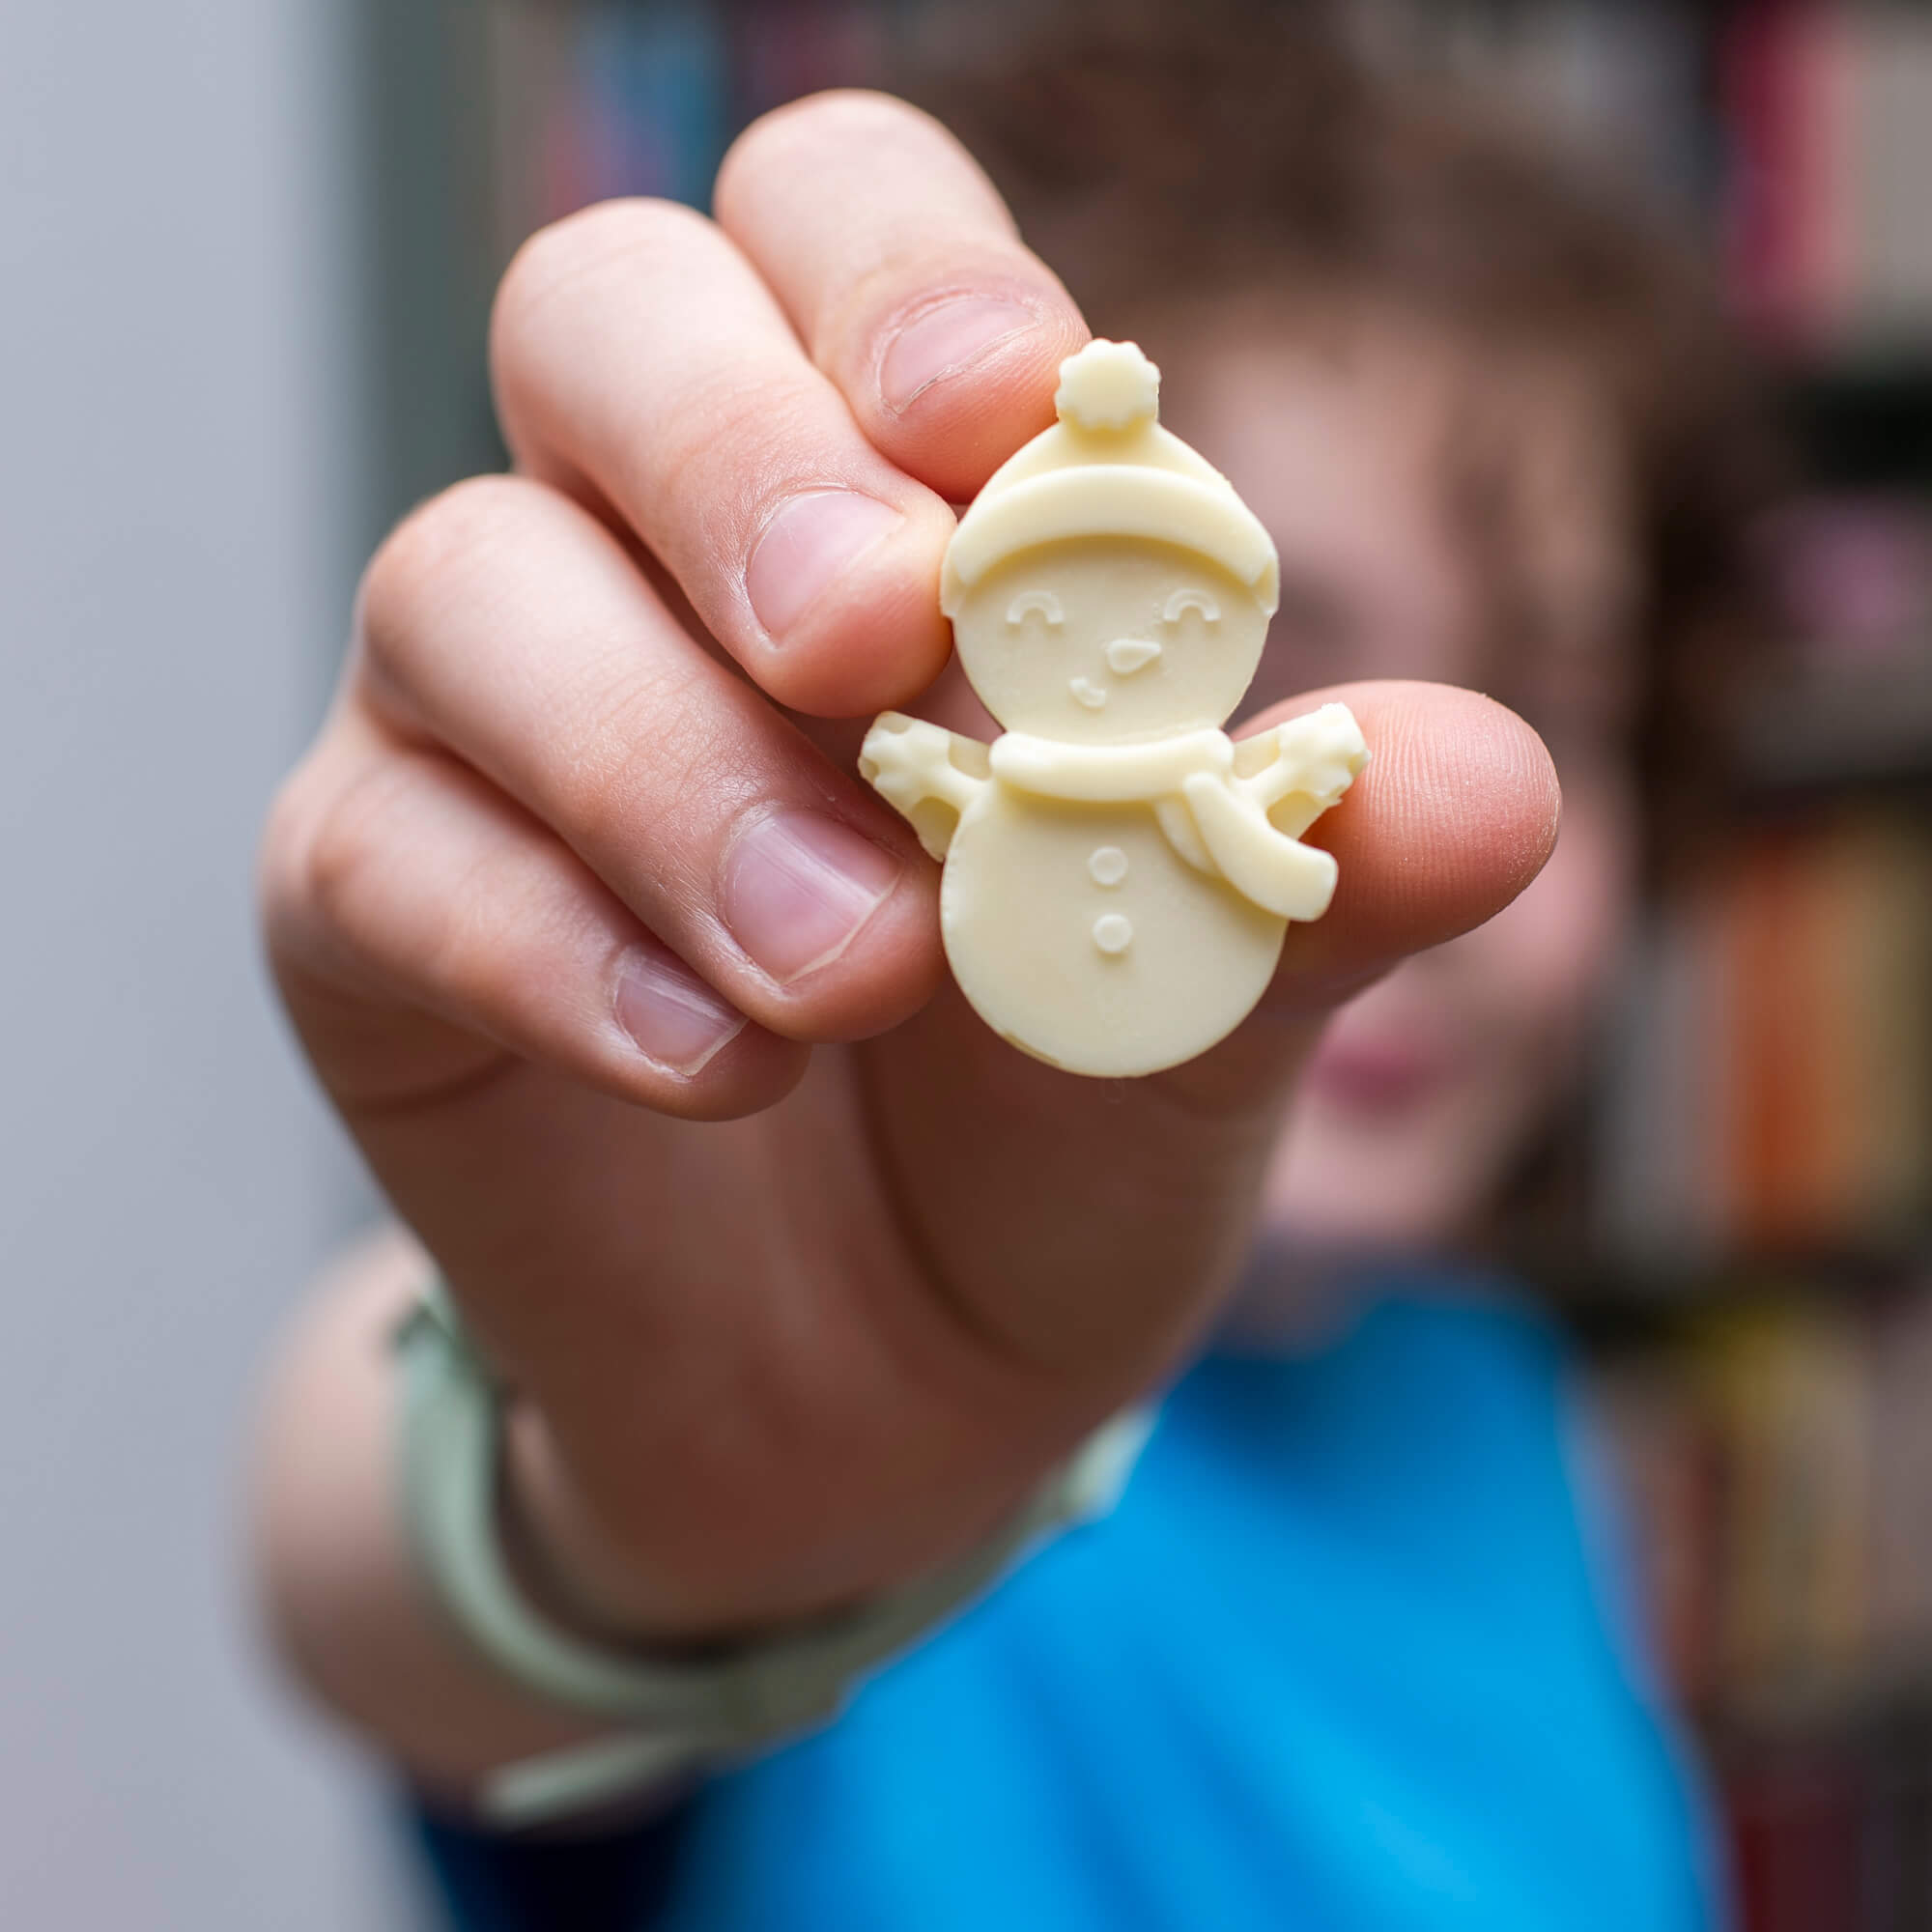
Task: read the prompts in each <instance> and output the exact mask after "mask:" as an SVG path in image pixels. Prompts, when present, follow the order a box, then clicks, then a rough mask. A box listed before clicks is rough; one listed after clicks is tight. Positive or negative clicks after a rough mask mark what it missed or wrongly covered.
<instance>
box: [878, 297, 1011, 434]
mask: <svg viewBox="0 0 1932 1932" xmlns="http://www.w3.org/2000/svg"><path fill="white" fill-rule="evenodd" d="M1038 319H1039V318H1038V317H1037V315H1035V313H1034V312H1033V310H1032V309H1030V308H1028V307H1027V305H1026V304H1025V303H1024V302H1016V301H1009V300H1007V299H1005V298H1002V297H999V296H962V297H960V298H958V299H956V300H954V301H950V302H942V303H941V304H940V305H939V307H937V308H932V309H927V310H926V311H925V313H924V314H923V315H921V316H916V317H915V318H914V319H913V320H912V321H911V322H909V323H907V324H906V326H905V327H903V328H902V329H900V330H899V332H898V335H897V337H896V338H895V341H894V343H893V346H892V347H891V348H890V349H888V350H887V351H886V355H885V360H884V361H882V362H881V363H880V364H879V389H880V392H881V393H882V394H883V395H884V397H885V399H886V407H887V408H888V409H889V410H904V409H910V408H911V407H912V405H913V404H914V403H916V402H917V401H918V400H919V398H920V397H921V396H923V394H924V393H925V391H926V390H927V389H929V388H931V387H932V385H933V384H935V383H937V382H939V381H940V380H941V379H942V378H943V377H947V376H954V375H957V374H958V373H959V371H960V370H962V369H966V368H969V367H971V365H972V364H973V363H975V362H977V361H978V360H979V359H980V356H981V355H984V354H985V353H986V351H987V350H989V349H991V348H992V347H993V345H994V344H995V343H998V342H1004V341H1005V340H1006V339H1007V337H1008V336H1009V335H1017V334H1018V333H1019V332H1020V330H1021V329H1023V328H1031V327H1033V326H1034V324H1035V323H1036V322H1037V321H1038Z"/></svg>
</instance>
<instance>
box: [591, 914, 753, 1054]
mask: <svg viewBox="0 0 1932 1932" xmlns="http://www.w3.org/2000/svg"><path fill="white" fill-rule="evenodd" d="M617 1023H618V1024H619V1025H620V1026H621V1027H622V1028H623V1029H624V1031H625V1032H626V1033H627V1034H629V1035H630V1036H631V1037H632V1038H633V1039H634V1040H635V1041H636V1042H637V1044H638V1051H639V1053H641V1054H642V1055H643V1056H644V1058H645V1059H646V1060H655V1061H656V1062H657V1063H658V1065H660V1066H668V1067H669V1068H670V1070H671V1071H672V1072H673V1073H684V1074H692V1073H697V1072H700V1071H702V1069H703V1067H704V1066H705V1065H706V1064H707V1063H708V1062H709V1061H710V1060H711V1059H712V1057H713V1056H714V1055H715V1054H716V1053H717V1052H718V1051H719V1049H720V1048H721V1047H724V1046H726V1045H728V1044H729V1043H730V1042H731V1041H732V1040H733V1039H735V1038H736V1037H738V1035H739V1034H740V1033H741V1032H743V1031H744V1026H745V1015H744V1014H743V1013H741V1012H740V1011H739V1010H738V1009H737V1008H736V1007H734V1006H732V1005H730V1003H729V1002H728V1001H725V1000H723V999H720V998H719V996H718V995H717V994H716V993H714V992H713V991H712V990H711V988H710V987H709V986H707V985H706V984H705V983H704V981H703V980H700V979H699V978H698V977H697V975H696V973H694V972H693V971H692V970H691V968H690V967H689V966H687V965H686V964H685V963H684V961H683V960H681V959H677V958H673V957H672V956H671V954H669V953H668V952H659V951H657V950H656V949H654V948H647V947H641V946H639V947H635V948H633V949H632V951H631V952H627V953H626V954H625V955H624V963H623V965H622V966H621V967H620V968H619V969H618V973H617Z"/></svg>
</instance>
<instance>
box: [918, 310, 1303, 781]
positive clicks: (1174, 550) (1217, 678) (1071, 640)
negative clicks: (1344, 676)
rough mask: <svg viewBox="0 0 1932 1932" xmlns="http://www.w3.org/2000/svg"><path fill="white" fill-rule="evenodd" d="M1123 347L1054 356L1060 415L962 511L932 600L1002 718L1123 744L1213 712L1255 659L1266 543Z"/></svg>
mask: <svg viewBox="0 0 1932 1932" xmlns="http://www.w3.org/2000/svg"><path fill="white" fill-rule="evenodd" d="M1159 381H1160V376H1159V371H1158V370H1156V369H1155V368H1154V366H1153V364H1152V363H1151V362H1150V361H1149V360H1148V359H1147V357H1146V356H1145V355H1142V354H1141V352H1140V351H1139V350H1138V349H1137V348H1135V346H1134V345H1133V344H1132V343H1123V342H1098V341H1096V342H1090V343H1089V344H1088V345H1087V347H1086V348H1085V349H1083V350H1082V351H1081V352H1080V353H1079V354H1078V355H1072V356H1069V357H1068V358H1067V359H1066V360H1065V362H1064V363H1062V364H1061V384H1060V390H1059V393H1058V394H1057V395H1056V397H1055V398H1054V402H1055V406H1056V409H1057V411H1058V413H1059V418H1060V420H1059V421H1058V422H1057V423H1056V424H1055V426H1054V427H1053V428H1052V429H1049V430H1046V431H1044V432H1043V433H1042V434H1040V435H1039V436H1037V437H1036V438H1035V439H1034V440H1033V441H1031V442H1030V443H1028V444H1027V445H1026V447H1025V448H1024V449H1022V450H1021V451H1020V452H1019V453H1018V454H1017V455H1016V456H1014V457H1013V458H1012V459H1011V460H1010V461H1009V463H1007V464H1006V465H1005V466H1004V467H1003V468H1002V469H1000V470H999V471H998V472H997V473H996V474H995V475H994V476H993V477H992V479H991V480H990V481H989V482H988V483H987V485H986V487H985V489H984V490H982V491H981V492H980V496H979V497H977V498H976V499H975V501H974V503H973V506H972V507H971V509H969V510H968V511H967V512H966V514H965V516H964V517H963V518H962V519H961V520H960V524H959V527H958V529H957V530H956V531H955V532H954V534H953V538H952V545H951V547H950V548H949V549H948V551H947V555H946V566H945V572H944V576H943V579H942V583H941V594H940V604H941V608H942V609H943V610H944V611H946V614H947V615H948V616H949V617H951V618H952V627H953V636H954V639H955V642H956V644H957V647H958V651H959V659H960V664H961V666H962V668H964V670H965V672H966V675H967V677H968V679H969V680H970V681H971V683H972V685H973V688H974V690H975V691H976V692H978V693H979V695H980V700H981V702H983V703H984V705H985V706H986V708H987V710H989V711H990V712H991V713H992V714H993V716H994V717H995V718H997V719H998V720H999V721H1000V723H1001V724H1002V725H1005V726H1007V728H1008V729H1009V730H1015V731H1027V732H1031V733H1033V734H1034V735H1035V736H1037V737H1042V738H1053V739H1058V740H1061V741H1062V742H1065V743H1070V744H1126V743H1135V742H1142V741H1145V740H1148V739H1152V738H1163V737H1169V736H1172V735H1174V734H1176V733H1178V732H1182V731H1194V730H1200V729H1202V728H1204V727H1210V726H1213V725H1220V724H1222V723H1223V722H1224V721H1225V720H1226V719H1227V718H1228V717H1229V716H1230V715H1231V714H1232V713H1233V712H1234V709H1235V707H1236V705H1237V704H1238V703H1239V702H1240V701H1241V694H1242V693H1243V692H1244V691H1246V689H1247V688H1248V683H1249V681H1250V679H1252V677H1253V676H1254V674H1255V668H1256V667H1257V666H1258V665H1259V664H1260V662H1261V653H1262V644H1263V642H1264V639H1265V637H1266V635H1267V622H1268V618H1269V617H1270V616H1271V615H1272V614H1273V612H1274V607H1275V601H1276V587H1277V566H1276V562H1275V554H1274V546H1273V545H1272V544H1271V543H1270V542H1269V541H1268V536H1267V532H1266V531H1265V530H1264V528H1263V527H1262V526H1261V524H1260V523H1259V522H1258V521H1257V519H1256V518H1255V516H1254V515H1253V513H1252V512H1251V511H1250V510H1249V509H1248V508H1247V506H1246V505H1245V504H1244V503H1243V502H1242V501H1241V499H1240V498H1239V497H1237V496H1236V494H1235V492H1234V489H1233V487H1232V486H1231V485H1230V484H1229V482H1228V481H1227V479H1226V478H1225V477H1223V476H1222V475H1221V474H1220V473H1219V471H1217V470H1216V469H1213V468H1212V467H1211V466H1210V465H1208V463H1206V462H1205V461H1203V459H1202V458H1201V457H1200V456H1199V455H1197V454H1196V453H1195V452H1194V451H1193V450H1192V449H1190V448H1188V446H1187V445H1186V444H1185V443H1184V442H1182V441H1181V440H1179V438H1178V437H1175V436H1172V435H1170V434H1169V433H1168V432H1167V431H1166V430H1164V429H1162V428H1161V427H1160V425H1159V422H1158V420H1157V414H1158V398H1159Z"/></svg>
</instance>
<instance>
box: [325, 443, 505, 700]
mask: <svg viewBox="0 0 1932 1932" xmlns="http://www.w3.org/2000/svg"><path fill="white" fill-rule="evenodd" d="M535 487H536V486H534V485H532V484H530V483H528V482H526V481H525V480H524V479H522V478H520V477H516V476H471V477H469V478H468V479H466V480H465V481H463V482H461V483H456V484H452V485H451V486H450V487H449V488H448V489H447V490H444V491H442V492H441V493H440V494H439V495H438V496H435V497H430V499H429V500H428V501H427V502H425V503H422V504H419V505H418V506H417V507H416V508H415V509H413V510H412V511H411V512H410V514H409V515H408V516H407V517H405V518H404V519H403V521H402V522H401V523H400V524H398V525H397V526H396V527H395V528H394V529H393V530H391V531H390V532H389V534H388V536H387V537H386V538H384V542H383V544H382V547H381V548H380V549H379V550H378V551H377V553H376V554H375V555H374V557H372V558H371V559H370V562H369V567H368V568H367V570H365V571H364V572H363V575H362V584H361V589H360V591H359V593H358V595H357V598H356V611H357V623H356V629H357V632H358V635H359V637H360V639H361V641H362V645H363V648H364V649H365V651H366V652H367V654H368V656H369V657H370V659H371V660H372V661H373V663H374V664H375V665H376V666H377V667H378V668H380V669H382V670H384V671H386V672H393V671H395V669H396V668H398V667H399V666H401V665H403V664H405V663H406V662H407V661H408V659H409V655H410V643H411V640H412V639H413V638H414V637H415V636H416V635H417V634H418V633H419V631H420V629H421V627H422V624H423V622H424V620H425V619H426V618H427V617H428V616H429V615H430V613H431V612H433V611H435V609H436V608H437V606H438V605H439V603H440V602H442V601H445V600H446V599H447V597H448V595H449V593H450V591H451V590H452V589H453V588H454V587H455V585H456V583H457V582H458V581H459V580H461V579H462V578H463V577H464V576H465V575H466V574H467V573H468V572H469V570H471V569H473V568H474V566H475V564H476V562H477V560H478V559H480V558H482V557H486V556H490V555H493V554H496V553H497V550H498V548H499V547H500V545H501V543H502V541H503V539H504V537H505V536H506V535H507V534H508V532H509V529H510V527H511V526H513V525H514V524H516V523H517V522H518V521H519V519H520V518H521V517H522V516H523V515H524V514H525V513H526V510H527V507H528V497H529V496H530V493H531V491H532V490H533V489H534V488H535Z"/></svg>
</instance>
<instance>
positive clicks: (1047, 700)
mask: <svg viewBox="0 0 1932 1932" xmlns="http://www.w3.org/2000/svg"><path fill="white" fill-rule="evenodd" d="M953 634H954V638H955V640H956V642H957V645H958V650H959V662H960V664H961V666H962V668H964V670H965V672H966V675H967V677H968V679H969V680H970V681H971V683H972V686H973V689H974V690H975V691H976V692H978V693H979V695H980V701H981V702H982V703H983V704H984V705H985V707H986V709H987V710H988V711H990V712H991V713H992V714H993V716H994V717H995V718H997V719H998V720H999V721H1000V723H1001V724H1002V725H1005V726H1006V727H1007V728H1008V729H1009V730H1010V731H1027V732H1031V733H1032V734H1033V735H1034V736H1036V737H1040V738H1051V739H1054V740H1057V741H1058V742H1060V743H1063V744H1075V745H1107V744H1131V743H1135V742H1138V741H1142V740H1146V739H1151V738H1165V737H1171V736H1173V735H1175V734H1176V733H1178V732H1181V731H1198V730H1202V729H1204V728H1209V727H1212V726H1214V725H1220V724H1222V723H1224V722H1225V721H1226V720H1227V719H1228V717H1229V716H1230V715H1231V714H1232V713H1233V711H1234V709H1235V707H1236V705H1237V704H1238V703H1239V702H1240V701H1241V694H1242V693H1243V692H1244V691H1246V690H1247V688H1248V683H1249V680H1250V679H1251V678H1252V677H1253V676H1254V674H1255V668H1256V667H1257V666H1258V665H1259V664H1260V662H1261V654H1262V644H1263V641H1264V639H1265V637H1266V635H1267V615H1266V613H1265V612H1264V611H1263V610H1262V608H1261V606H1260V605H1259V604H1258V603H1257V602H1256V601H1255V596H1254V593H1253V592H1252V591H1251V590H1249V589H1248V588H1247V587H1246V586H1245V585H1243V584H1241V583H1239V582H1236V579H1235V578H1233V577H1232V576H1231V575H1229V573H1228V572H1227V571H1225V570H1223V569H1221V568H1220V567H1219V566H1218V565H1217V564H1213V563H1210V562H1208V560H1207V559H1206V558H1205V557H1201V556H1197V555H1195V554H1192V553H1191V552H1187V551H1182V550H1179V549H1168V548H1167V547H1166V546H1163V545H1151V544H1147V543H1144V542H1140V541H1138V540H1129V539H1127V538H1124V537H1086V538H1077V539H1073V540H1070V541H1068V542H1065V543H1057V544H1050V545H1043V546H1041V547H1040V548H1039V549H1037V550H1030V551H1023V552H1021V553H1020V554H1018V555H1017V556H1014V557H1010V558H1009V559H1008V560H1007V561H1006V562H1005V563H1003V564H1001V565H1000V566H999V567H998V568H997V569H996V570H992V571H989V572H988V573H987V574H986V576H984V577H983V578H981V579H980V582H978V583H977V584H975V585H974V587H973V590H972V591H971V593H970V594H969V595H968V597H967V598H966V600H965V602H964V603H963V604H962V606H961V607H960V610H959V611H958V614H957V615H956V616H955V617H954V619H953Z"/></svg>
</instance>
